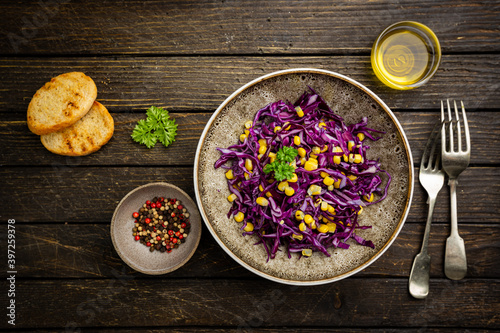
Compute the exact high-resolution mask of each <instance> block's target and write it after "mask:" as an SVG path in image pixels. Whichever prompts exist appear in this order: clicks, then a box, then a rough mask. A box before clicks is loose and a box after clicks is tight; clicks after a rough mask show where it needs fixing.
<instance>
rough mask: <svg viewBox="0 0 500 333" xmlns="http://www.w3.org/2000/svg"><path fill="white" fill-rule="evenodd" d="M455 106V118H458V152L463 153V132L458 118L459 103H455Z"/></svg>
mask: <svg viewBox="0 0 500 333" xmlns="http://www.w3.org/2000/svg"><path fill="white" fill-rule="evenodd" d="M453 104H454V106H455V117H456V118H457V143H458V151H459V152H460V151H462V130H461V129H460V117H459V116H458V108H457V101H453Z"/></svg>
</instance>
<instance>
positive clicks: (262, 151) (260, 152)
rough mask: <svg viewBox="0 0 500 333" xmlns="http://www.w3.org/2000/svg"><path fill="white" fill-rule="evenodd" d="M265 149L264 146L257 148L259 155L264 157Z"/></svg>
mask: <svg viewBox="0 0 500 333" xmlns="http://www.w3.org/2000/svg"><path fill="white" fill-rule="evenodd" d="M266 150H267V147H266V146H260V147H259V154H261V155H264V154H265V153H266Z"/></svg>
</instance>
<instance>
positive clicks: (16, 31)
mask: <svg viewBox="0 0 500 333" xmlns="http://www.w3.org/2000/svg"><path fill="white" fill-rule="evenodd" d="M1 11H2V12H3V13H8V14H6V15H3V16H4V17H3V19H2V21H1V22H0V30H1V31H3V33H2V38H1V39H0V49H1V50H2V53H3V54H186V53H188V54H261V53H265V54H282V53H289V54H296V53H304V54H331V53H343V54H347V53H350V54H352V53H365V54H366V53H369V52H370V48H371V46H372V44H373V41H374V40H375V38H376V37H377V35H378V34H379V33H380V32H381V31H382V30H383V29H384V28H385V27H386V26H388V25H389V24H391V23H393V22H398V21H403V20H416V21H420V22H422V23H424V24H426V25H428V26H430V27H431V28H432V29H433V30H434V31H435V33H436V34H437V36H438V37H439V39H440V42H441V45H442V48H443V51H444V52H445V53H447V52H478V51H479V52H492V51H499V50H500V49H499V43H498V41H499V33H498V29H497V28H498V20H499V15H500V14H499V13H500V9H499V6H498V2H496V1H482V2H479V1H465V0H462V1H456V0H454V1H451V0H448V1H440V2H439V3H435V2H429V1H422V0H421V1H411V0H403V1H397V2H394V1H382V0H377V1H370V3H366V2H365V1H354V2H352V1H343V2H336V3H331V2H329V1H326V2H325V1H308V2H307V3H303V2H300V1H284V0H283V1H273V2H268V1H258V2H255V1H254V2H251V3H249V2H246V1H227V2H226V1H224V2H220V1H216V0H206V1H198V0H197V1H193V0H191V1H170V2H166V3H164V2H161V1H127V4H126V5H124V6H121V5H120V6H117V5H116V4H114V3H113V2H110V3H108V2H102V1H97V0H93V1H86V2H78V3H75V2H73V1H63V0H58V1H43V2H26V1H20V2H8V3H4V4H2V7H1ZM68 18H71V22H67V21H68ZM64 23H67V24H64ZM451 23H452V24H451Z"/></svg>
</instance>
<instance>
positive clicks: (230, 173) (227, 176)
mask: <svg viewBox="0 0 500 333" xmlns="http://www.w3.org/2000/svg"><path fill="white" fill-rule="evenodd" d="M226 178H227V179H234V175H233V170H231V169H229V170H227V172H226Z"/></svg>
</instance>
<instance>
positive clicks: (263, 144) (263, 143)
mask: <svg viewBox="0 0 500 333" xmlns="http://www.w3.org/2000/svg"><path fill="white" fill-rule="evenodd" d="M259 145H260V146H261V147H262V146H264V147H267V141H266V139H259Z"/></svg>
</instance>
